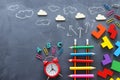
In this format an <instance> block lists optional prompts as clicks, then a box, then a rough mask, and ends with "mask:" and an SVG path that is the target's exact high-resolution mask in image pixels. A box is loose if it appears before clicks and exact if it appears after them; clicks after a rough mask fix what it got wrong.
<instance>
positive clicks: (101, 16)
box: [96, 14, 106, 21]
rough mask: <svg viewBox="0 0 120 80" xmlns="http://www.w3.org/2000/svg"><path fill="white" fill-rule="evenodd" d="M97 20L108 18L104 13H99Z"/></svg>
mask: <svg viewBox="0 0 120 80" xmlns="http://www.w3.org/2000/svg"><path fill="white" fill-rule="evenodd" d="M96 20H98V21H101V20H106V17H105V16H104V15H102V14H98V15H97V17H96Z"/></svg>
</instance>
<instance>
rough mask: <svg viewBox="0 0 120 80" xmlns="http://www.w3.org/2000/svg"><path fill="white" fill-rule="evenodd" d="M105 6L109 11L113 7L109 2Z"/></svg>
mask: <svg viewBox="0 0 120 80" xmlns="http://www.w3.org/2000/svg"><path fill="white" fill-rule="evenodd" d="M104 8H105V9H106V10H108V11H110V10H111V9H112V7H111V6H110V5H109V4H104Z"/></svg>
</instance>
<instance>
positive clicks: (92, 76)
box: [68, 74, 94, 78]
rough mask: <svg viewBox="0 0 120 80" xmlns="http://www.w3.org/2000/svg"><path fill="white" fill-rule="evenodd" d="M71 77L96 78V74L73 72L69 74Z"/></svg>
mask: <svg viewBox="0 0 120 80" xmlns="http://www.w3.org/2000/svg"><path fill="white" fill-rule="evenodd" d="M68 77H70V78H94V74H71V75H68Z"/></svg>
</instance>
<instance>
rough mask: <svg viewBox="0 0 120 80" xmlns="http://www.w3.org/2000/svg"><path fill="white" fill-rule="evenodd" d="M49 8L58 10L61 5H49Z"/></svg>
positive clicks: (54, 10) (53, 10) (52, 10)
mask: <svg viewBox="0 0 120 80" xmlns="http://www.w3.org/2000/svg"><path fill="white" fill-rule="evenodd" d="M48 9H49V10H50V11H51V12H56V11H58V10H59V9H60V7H59V6H56V5H50V6H48Z"/></svg>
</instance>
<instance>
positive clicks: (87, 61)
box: [69, 59, 94, 63]
mask: <svg viewBox="0 0 120 80" xmlns="http://www.w3.org/2000/svg"><path fill="white" fill-rule="evenodd" d="M93 61H94V60H90V59H89V60H85V59H69V62H81V63H92V62H93Z"/></svg>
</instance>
